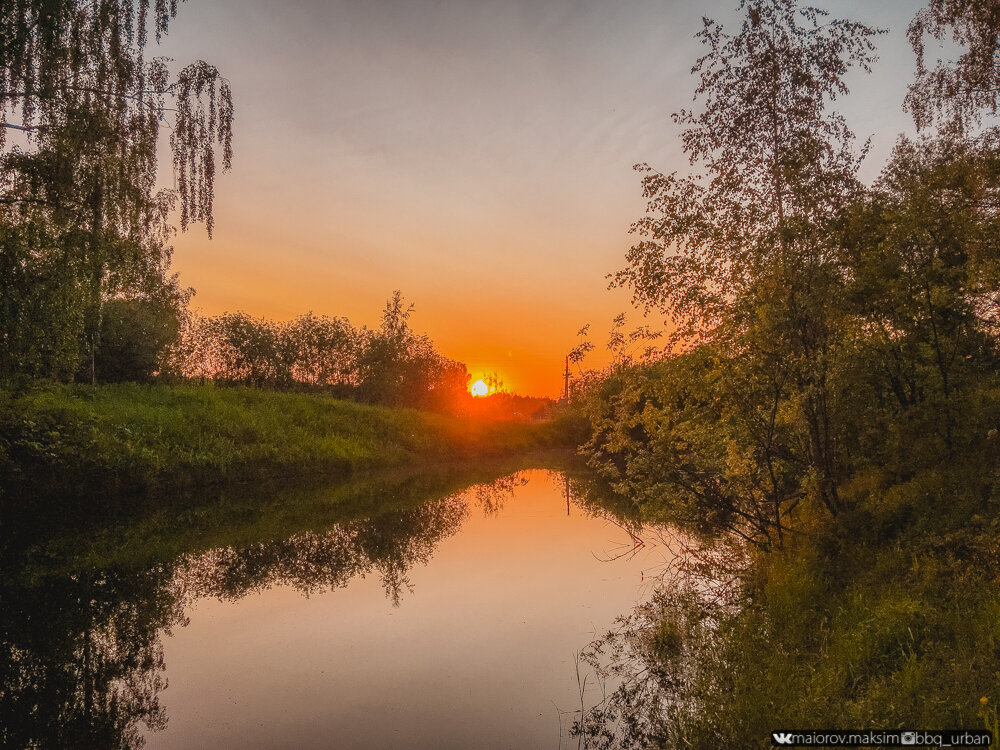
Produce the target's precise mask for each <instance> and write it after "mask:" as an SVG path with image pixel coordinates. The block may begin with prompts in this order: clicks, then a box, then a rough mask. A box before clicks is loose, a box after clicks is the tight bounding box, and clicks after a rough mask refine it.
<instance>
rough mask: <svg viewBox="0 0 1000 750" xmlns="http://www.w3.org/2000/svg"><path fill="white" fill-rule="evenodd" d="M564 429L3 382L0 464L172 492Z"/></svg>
mask: <svg viewBox="0 0 1000 750" xmlns="http://www.w3.org/2000/svg"><path fill="white" fill-rule="evenodd" d="M565 427H566V426H565V425H561V424H558V423H552V424H545V425H521V424H510V423H507V424H503V423H490V422H477V421H470V420H460V419H456V418H452V417H447V416H444V415H438V414H429V413H424V412H419V411H415V410H410V409H389V408H382V407H377V406H367V405H363V404H357V403H353V402H347V401H340V400H337V399H333V398H329V397H325V396H318V395H305V394H293V393H277V392H270V391H262V390H255V389H249V388H216V387H213V386H165V385H151V386H140V385H115V386H98V387H85V386H50V387H44V388H42V387H36V388H34V389H32V390H29V391H27V392H23V393H19V394H16V395H15V394H12V393H9V392H3V391H0V472H2V475H3V476H4V478H5V482H4V484H5V485H6V486H14V485H22V486H27V487H29V488H30V489H31V491H32V492H35V493H38V492H42V491H53V490H54V491H85V492H90V493H93V492H94V491H107V490H108V489H109V488H110V489H112V490H116V491H119V492H120V491H122V490H129V491H134V490H144V491H148V490H174V489H178V488H186V487H196V486H199V485H203V484H206V483H220V482H229V481H246V480H259V479H263V478H273V477H288V476H302V475H304V474H312V473H320V474H324V475H328V476H348V475H351V474H353V473H355V472H358V471H361V470H367V469H373V468H379V467H392V466H402V465H413V464H415V463H422V462H423V463H426V462H436V461H446V460H454V459H470V458H479V457H483V456H502V455H513V454H517V453H524V452H527V451H532V450H536V449H540V448H549V447H554V446H557V445H560V444H562V445H571V444H572V443H573V439H572V436H571V435H569V434H568V432H567V431H566V430H565Z"/></svg>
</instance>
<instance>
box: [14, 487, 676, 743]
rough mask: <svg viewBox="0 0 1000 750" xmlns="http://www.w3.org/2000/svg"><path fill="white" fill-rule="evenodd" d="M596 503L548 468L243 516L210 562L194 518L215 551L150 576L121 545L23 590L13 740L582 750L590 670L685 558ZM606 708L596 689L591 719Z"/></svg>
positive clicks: (19, 591)
mask: <svg viewBox="0 0 1000 750" xmlns="http://www.w3.org/2000/svg"><path fill="white" fill-rule="evenodd" d="M411 484H412V483H411ZM593 487H594V485H593V484H592V483H590V482H587V481H583V480H579V479H573V478H572V477H571V476H570V475H567V474H565V473H563V472H560V471H553V470H542V469H534V470H527V471H520V472H516V473H513V474H506V475H505V476H502V477H500V478H499V479H497V480H496V481H494V482H481V483H478V484H474V485H472V486H469V487H465V488H463V489H458V490H454V489H449V491H447V492H445V491H442V490H440V488H437V489H433V490H432V489H427V490H425V491H424V494H426V495H427V497H423V498H421V497H419V496H418V495H415V494H414V490H413V488H412V486H410V488H409V489H408V490H406V492H396V493H395V494H394V491H385V492H384V498H383V500H384V502H383V501H373V500H372V496H373V493H372V492H371V491H369V497H368V498H367V499H366V500H365V501H364V502H361V503H360V504H359V505H358V507H360V508H361V510H360V511H358V510H355V511H353V512H352V514H349V515H348V516H347V517H342V518H340V519H339V520H337V521H336V522H333V523H329V516H328V515H324V513H326V512H332V511H330V508H332V507H334V506H336V507H339V506H342V505H344V504H345V503H344V498H343V496H342V495H336V494H334V495H331V494H330V493H326V494H324V492H318V493H317V492H312V493H311V494H310V495H309V497H308V500H307V501H303V500H302V499H301V493H300V495H299V496H297V499H295V500H294V501H292V500H289V501H287V502H283V501H282V498H281V494H280V493H278V495H277V496H276V497H274V498H272V499H271V505H270V507H271V508H272V509H282V510H281V513H282V514H283V515H282V516H281V517H282V518H284V519H285V520H286V521H287V518H288V517H295V518H296V521H295V523H294V524H293V525H291V526H289V525H288V524H287V523H277V522H275V520H274V518H275V515H274V512H272V513H271V514H270V515H267V516H266V517H257V516H254V517H252V518H249V519H247V518H242V520H243V526H242V527H241V530H238V531H236V532H233V533H232V535H231V537H228V538H227V537H226V535H222V536H221V539H223V540H225V541H226V542H228V543H226V544H211V543H209V544H208V545H207V546H206V545H205V544H204V543H203V544H201V545H198V544H193V543H192V542H191V541H190V540H191V539H195V538H202V537H205V536H206V534H207V536H208V537H209V539H210V537H211V534H210V533H208V532H206V531H205V528H206V526H205V524H204V523H202V522H201V521H192V520H191V519H192V518H195V519H197V518H200V517H199V516H198V513H194V514H189V515H188V516H185V519H186V520H184V521H183V522H181V523H179V526H183V525H184V524H185V523H186V524H187V525H188V526H191V524H197V523H202V525H201V526H197V525H196V526H192V528H197V529H199V531H198V534H194V533H193V532H189V531H186V530H185V531H183V533H181V531H178V530H177V529H176V528H174V529H173V532H175V533H176V534H177V535H179V536H180V537H181V538H183V539H184V540H185V541H184V544H185V545H187V546H188V547H189V548H190V547H194V549H193V550H190V551H187V552H184V553H183V554H177V555H175V556H173V557H172V558H171V559H169V561H164V560H163V559H162V558H163V555H164V554H172V553H163V552H160V553H158V554H159V558H158V557H157V555H156V554H152V553H150V557H149V561H148V562H145V563H143V564H136V563H135V562H134V561H135V560H136V559H139V560H143V559H145V558H144V557H143V555H142V554H140V553H138V552H136V551H135V549H134V548H136V547H137V546H138V547H140V548H143V549H145V548H149V546H150V544H151V542H149V541H148V539H147V540H146V541H142V535H141V534H139V535H133V536H128V537H126V538H116V540H115V541H114V544H113V546H114V547H115V549H116V550H118V551H119V552H117V553H116V554H118V558H121V559H125V560H129V561H132V562H131V563H129V564H124V563H123V564H118V563H115V564H98V565H96V567H93V568H92V569H91V568H84V569H83V570H84V571H85V572H80V570H74V571H71V572H68V573H67V574H66V575H61V574H53V575H50V576H39V575H38V574H37V573H36V574H35V575H33V576H30V577H29V578H28V579H26V580H30V584H28V583H22V584H21V585H20V586H19V587H13V588H11V586H12V585H11V584H8V585H7V587H8V590H7V591H5V593H4V596H5V599H6V601H7V602H8V606H7V607H6V608H5V612H4V620H5V639H6V641H7V643H6V645H5V647H4V650H3V658H4V659H5V660H7V661H8V662H9V664H8V668H10V667H12V668H13V669H12V670H9V671H8V675H9V677H8V678H7V680H6V683H7V684H6V689H5V691H4V693H3V694H2V695H0V712H2V718H3V719H4V720H5V721H6V722H7V723H6V726H7V730H6V731H7V732H8V734H7V737H6V739H7V740H8V743H9V744H10V745H11V746H19V745H20V744H31V743H37V744H38V745H40V746H43V747H47V746H57V745H59V744H61V745H63V746H73V745H74V744H77V743H82V744H81V745H80V746H88V747H90V746H93V747H101V746H108V747H135V746H142V745H144V746H145V747H148V748H151V749H152V750H165V749H168V748H171V749H172V748H178V749H179V748H207V747H227V748H237V747H238V748H293V747H294V748H327V747H337V748H535V747H538V748H542V747H553V748H555V747H559V746H560V745H562V746H564V747H565V746H570V745H571V746H574V747H575V746H576V741H575V740H573V741H571V742H570V741H568V732H569V727H570V725H571V724H572V722H573V721H574V719H575V718H577V717H578V716H579V711H578V710H579V708H580V705H581V684H580V683H581V681H582V677H581V676H580V675H578V670H577V667H576V664H575V655H576V654H577V652H578V651H579V650H580V649H582V648H583V647H584V646H586V645H587V644H588V643H589V642H590V641H591V640H592V639H593V638H594V637H595V636H597V635H600V634H602V633H603V632H604V631H606V630H607V629H608V628H609V627H610V626H612V624H613V623H614V621H615V618H616V617H618V616H619V615H622V614H623V613H627V612H629V611H631V609H632V608H633V607H634V606H635V605H636V604H638V603H640V602H642V601H644V600H645V599H646V598H648V597H649V596H650V594H651V591H652V585H653V580H654V579H655V578H656V577H657V575H658V574H659V573H660V572H661V571H662V570H663V569H664V568H665V567H666V566H668V565H669V564H670V562H671V560H672V552H671V551H670V550H669V548H667V547H666V546H663V545H657V544H655V543H653V542H652V541H651V538H650V537H649V536H648V535H646V534H645V532H643V531H642V530H641V528H639V527H638V526H637V525H636V524H635V523H634V522H633V521H630V520H628V518H625V517H622V516H621V514H620V513H619V514H616V513H614V512H612V511H611V510H609V509H608V508H609V506H608V505H607V504H606V503H604V502H603V501H602V499H601V498H600V497H599V493H598V492H596V491H595V490H594V488H593ZM374 494H377V493H374ZM418 494H419V493H418ZM373 503H374V504H373ZM348 505H349V504H348ZM317 508H321V509H324V512H323V513H320V512H317ZM290 509H291V510H290ZM243 512H244V511H240V513H243ZM240 513H236V514H235V515H236V517H241V516H240ZM313 518H316V523H317V524H318V525H313V523H312V520H313ZM213 523H214V522H213ZM268 524H270V525H272V526H273V527H274V533H271V534H270V536H269V535H268V532H266V531H265V532H264V533H261V532H260V531H259V530H260V528H261V527H262V526H263V527H264V528H265V529H266V528H268ZM208 528H209V529H210V530H214V533H218V530H217V529H213V526H212V523H209V524H208ZM248 529H254V530H255V531H254V532H253V533H250V532H249V531H248ZM289 531H291V533H289ZM148 535H149V533H147V536H148ZM157 535H158V538H162V537H163V536H164V535H166V536H169V534H167V533H166V532H162V531H160V532H157ZM199 535H200V536H199ZM105 541H106V540H105ZM109 544H110V542H109ZM168 549H169V546H168ZM121 550H126V551H127V554H126V553H125V552H121ZM91 557H93V553H91ZM600 697H601V688H600V686H599V685H598V684H597V683H596V681H594V680H593V679H592V678H591V679H590V681H589V682H587V684H586V686H585V689H584V696H583V701H584V702H585V703H586V704H587V705H591V704H593V703H594V702H596V701H599V700H600Z"/></svg>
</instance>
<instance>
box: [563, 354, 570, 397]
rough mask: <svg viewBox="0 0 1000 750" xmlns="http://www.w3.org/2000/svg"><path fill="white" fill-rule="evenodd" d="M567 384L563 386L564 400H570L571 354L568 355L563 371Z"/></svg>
mask: <svg viewBox="0 0 1000 750" xmlns="http://www.w3.org/2000/svg"><path fill="white" fill-rule="evenodd" d="M563 378H564V379H565V382H566V385H565V386H564V387H563V400H564V401H569V355H568V354H567V355H566V370H565V371H564V372H563Z"/></svg>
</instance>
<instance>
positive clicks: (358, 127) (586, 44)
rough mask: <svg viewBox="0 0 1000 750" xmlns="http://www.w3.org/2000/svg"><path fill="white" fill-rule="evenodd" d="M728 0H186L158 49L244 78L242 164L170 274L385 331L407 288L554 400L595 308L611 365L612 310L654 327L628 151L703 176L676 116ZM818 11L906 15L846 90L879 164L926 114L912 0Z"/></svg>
mask: <svg viewBox="0 0 1000 750" xmlns="http://www.w3.org/2000/svg"><path fill="white" fill-rule="evenodd" d="M734 5H736V3H735V2H734V1H733V2H719V1H717V0H713V1H712V2H706V3H701V4H691V3H685V2H680V0H615V2H610V0H607V1H605V0H481V1H480V2H459V1H458V0H412V1H411V2H401V1H399V2H396V1H388V0H387V1H386V2H380V3H353V2H350V1H349V0H339V1H337V2H321V1H320V0H300V1H299V2H295V3H280V4H279V3H271V2H267V1H266V0H240V2H236V0H216V1H215V2H211V3H209V2H204V0H202V2H189V3H184V4H182V5H181V7H180V9H179V12H178V17H177V19H176V22H175V23H174V24H173V25H172V26H171V29H170V34H169V36H168V37H167V38H166V39H165V40H164V43H163V45H162V46H161V49H159V50H153V51H152V54H167V55H169V56H170V57H173V58H175V59H176V60H178V61H179V62H180V63H186V62H190V61H192V60H194V59H198V58H201V59H205V60H207V61H209V62H211V63H213V64H215V65H217V66H218V67H219V68H220V70H221V71H222V72H223V74H224V75H225V76H226V77H227V78H228V79H229V80H230V82H231V84H232V88H233V95H234V99H235V104H236V122H235V124H234V140H235V142H234V148H235V157H234V165H233V171H232V173H231V174H228V175H220V176H219V177H218V179H217V184H216V230H215V237H214V239H212V240H209V239H208V238H207V237H206V235H205V232H204V229H203V228H202V227H199V226H195V227H192V228H191V229H190V230H189V231H188V232H186V233H183V234H178V236H177V237H176V241H175V242H174V245H175V253H174V262H173V270H175V271H177V272H179V273H180V277H181V281H182V283H183V284H185V285H188V286H192V287H194V288H195V289H196V290H197V294H196V296H195V297H194V299H193V301H192V306H193V307H194V308H195V309H196V310H200V311H202V312H203V313H205V314H217V313H220V312H223V311H235V310H242V311H245V312H247V313H249V314H251V315H256V316H265V317H269V318H274V319H279V320H284V319H288V318H291V317H294V316H296V315H298V314H301V313H304V312H307V311H312V312H314V313H316V314H325V315H336V316H344V317H347V318H349V319H350V320H351V321H352V323H354V324H355V325H367V326H370V327H371V326H376V325H377V324H378V321H379V317H380V314H381V311H382V308H383V306H384V304H385V300H386V299H387V298H388V297H389V295H390V294H391V293H392V291H393V290H395V289H399V290H401V291H402V292H403V294H404V296H405V298H406V299H407V300H408V301H410V302H412V303H414V305H415V313H414V315H413V317H412V319H411V322H412V325H413V327H414V329H415V330H417V331H418V332H421V333H426V334H428V335H429V336H430V337H431V338H432V339H433V340H434V342H435V343H436V345H437V347H438V349H439V350H440V351H441V352H442V353H443V354H445V355H446V356H448V357H451V358H453V359H456V360H459V361H461V362H464V363H465V364H466V365H467V366H468V368H469V371H470V373H471V375H472V379H473V380H475V379H477V378H479V377H482V376H483V375H484V374H485V373H487V372H492V371H495V372H497V373H498V374H499V375H500V376H501V377H502V378H503V380H504V382H505V384H506V385H507V387H508V388H510V389H512V390H514V391H517V392H519V393H522V394H525V395H534V396H556V395H559V394H560V393H561V391H562V369H563V357H564V356H565V354H566V352H567V351H568V350H569V349H570V348H571V347H573V346H574V345H575V344H576V343H577V337H576V333H577V331H578V329H579V328H581V327H582V326H583V325H584V324H586V323H590V324H592V329H591V330H592V334H593V338H594V340H595V343H597V344H598V347H599V349H598V351H597V352H595V353H594V355H592V359H591V364H593V365H600V364H602V363H603V362H604V361H605V358H604V357H602V352H601V349H602V347H603V342H604V340H606V333H605V332H606V331H607V329H608V326H609V325H610V321H611V319H612V318H613V317H614V316H615V315H616V314H618V313H619V312H623V311H627V312H629V313H630V319H631V320H632V321H634V322H639V318H640V317H641V316H640V315H639V314H638V313H636V312H634V311H631V309H630V305H629V298H630V295H629V293H628V292H626V291H623V290H617V291H614V292H612V291H608V289H607V279H606V276H607V274H609V273H611V272H614V271H615V270H617V269H619V268H621V267H622V265H623V263H624V255H625V252H626V250H627V249H628V247H629V245H630V236H629V234H628V227H629V225H630V223H631V222H632V221H634V220H635V219H636V218H638V217H639V216H640V215H641V214H642V212H643V209H644V202H643V199H642V195H641V190H640V185H639V180H638V175H636V173H635V172H634V171H633V170H632V165H633V164H635V163H637V162H649V163H650V164H651V165H652V166H654V167H656V168H658V169H660V170H662V171H672V170H682V171H683V170H687V169H689V166H688V163H687V160H686V158H685V157H684V155H683V154H682V152H681V150H680V146H679V143H678V140H677V129H676V127H675V126H674V125H673V124H672V122H671V120H670V114H671V113H672V112H674V111H676V110H678V109H680V108H682V107H686V106H690V101H691V94H692V91H693V89H694V85H695V80H694V78H693V77H692V76H691V75H690V69H691V65H692V63H693V62H694V60H695V59H696V57H697V56H698V55H699V54H701V47H700V45H699V44H698V42H697V41H696V40H695V39H694V38H693V37H694V34H695V33H697V31H698V30H699V29H700V27H701V20H700V19H701V16H702V15H712V16H714V17H717V18H719V19H721V20H732V19H733V18H734V16H733V6H734ZM821 5H823V6H824V7H828V8H829V9H830V10H831V11H832V12H833V13H835V14H836V15H838V16H846V17H850V18H856V19H858V20H862V21H864V22H867V23H869V24H871V25H878V26H885V27H888V28H889V29H890V33H889V34H888V35H886V36H885V37H882V38H880V40H879V48H880V50H881V53H882V57H883V61H882V62H881V63H879V64H878V66H877V67H876V70H875V73H874V74H873V75H872V76H870V77H868V78H864V77H862V76H860V75H858V76H853V77H852V78H851V79H850V80H851V85H852V89H853V91H854V92H855V93H854V95H853V96H852V97H851V98H850V99H848V100H845V101H843V102H838V105H837V108H838V109H839V110H840V111H843V112H844V113H845V115H847V116H848V120H849V123H850V124H851V126H852V127H853V128H854V129H855V131H856V132H857V133H858V134H859V137H860V138H861V139H863V138H864V137H867V136H868V135H869V134H873V135H874V138H873V151H872V156H871V157H870V158H869V160H868V166H866V167H865V169H866V172H865V176H866V177H867V178H871V177H873V176H874V175H875V174H877V172H878V166H879V164H880V163H881V162H882V161H883V160H884V158H885V156H886V154H887V153H888V151H889V149H890V148H891V146H892V144H893V142H894V141H895V139H896V137H897V134H898V133H899V132H901V131H907V132H908V131H909V130H911V128H910V125H909V121H908V119H907V117H906V115H905V114H904V113H902V111H901V103H902V99H903V95H904V93H905V85H906V83H907V82H908V81H909V79H910V76H911V74H912V69H913V57H912V53H911V52H910V51H909V48H908V46H907V44H906V40H905V35H904V32H905V27H906V24H907V22H908V21H909V18H910V16H911V15H912V13H913V11H914V10H915V9H916V7H917V5H916V4H914V3H912V2H908V1H907V0H898V1H897V2H889V3H884V4H880V7H877V8H871V7H867V6H865V5H864V4H862V3H861V2H860V1H856V0H837V1H832V0H831V1H830V2H826V3H821ZM164 153H166V151H164ZM162 161H163V165H162V166H163V172H162V174H163V176H164V180H165V182H167V184H169V179H170V176H169V171H168V170H169V159H167V158H164V159H163V160H162ZM647 322H653V323H655V322H657V321H647Z"/></svg>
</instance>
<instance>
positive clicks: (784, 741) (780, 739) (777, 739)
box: [771, 732, 792, 745]
mask: <svg viewBox="0 0 1000 750" xmlns="http://www.w3.org/2000/svg"><path fill="white" fill-rule="evenodd" d="M771 738H772V739H773V740H774V744H776V745H791V744H792V733H791V732H771Z"/></svg>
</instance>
